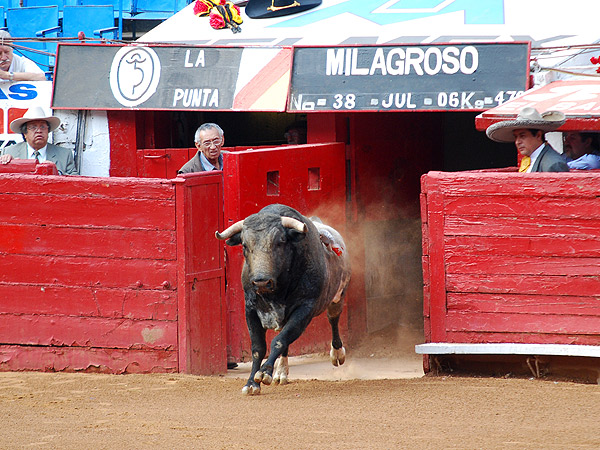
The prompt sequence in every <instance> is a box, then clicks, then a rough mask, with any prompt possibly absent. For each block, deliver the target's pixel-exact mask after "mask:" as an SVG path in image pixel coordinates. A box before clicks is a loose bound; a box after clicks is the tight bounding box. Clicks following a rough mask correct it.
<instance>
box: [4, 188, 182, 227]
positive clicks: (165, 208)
mask: <svg viewBox="0 0 600 450" xmlns="http://www.w3.org/2000/svg"><path fill="white" fill-rule="evenodd" d="M0 205H1V207H2V211H1V213H0V214H1V216H0V217H1V219H0V220H1V221H2V222H4V223H12V224H21V223H22V224H36V225H64V224H69V226H75V227H80V226H90V227H126V228H146V229H160V230H173V229H175V219H174V216H173V201H171V200H164V199H159V200H155V199H147V198H141V199H135V198H133V199H129V198H119V199H109V200H107V199H106V198H98V197H83V196H73V195H63V194H60V195H55V194H48V193H40V194H39V195H30V194H20V193H18V194H16V193H12V192H11V193H8V194H6V193H0Z"/></svg>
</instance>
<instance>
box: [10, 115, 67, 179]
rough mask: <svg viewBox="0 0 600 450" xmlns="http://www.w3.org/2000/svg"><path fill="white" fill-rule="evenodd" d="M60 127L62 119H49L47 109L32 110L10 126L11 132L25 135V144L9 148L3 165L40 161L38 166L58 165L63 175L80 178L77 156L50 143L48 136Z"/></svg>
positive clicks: (50, 116) (59, 171)
mask: <svg viewBox="0 0 600 450" xmlns="http://www.w3.org/2000/svg"><path fill="white" fill-rule="evenodd" d="M59 125H60V119H59V118H58V117H55V116H52V115H47V114H46V112H45V111H44V109H43V108H41V107H39V106H34V107H32V108H29V109H28V110H27V111H26V112H25V114H24V115H23V117H21V118H19V119H15V120H13V121H12V122H11V123H10V129H11V131H12V132H13V133H21V134H22V135H23V139H24V141H23V142H19V143H18V144H15V145H11V146H10V147H6V148H5V149H4V152H3V153H2V156H0V164H8V163H10V161H11V160H12V159H37V160H38V162H44V161H51V162H53V163H54V164H56V168H57V169H58V173H59V174H60V175H77V171H76V169H75V160H74V159H73V152H72V151H71V150H69V149H66V148H63V147H59V146H58V145H53V144H49V143H48V135H49V134H50V132H51V131H54V130H55V129H56V128H58V126H59Z"/></svg>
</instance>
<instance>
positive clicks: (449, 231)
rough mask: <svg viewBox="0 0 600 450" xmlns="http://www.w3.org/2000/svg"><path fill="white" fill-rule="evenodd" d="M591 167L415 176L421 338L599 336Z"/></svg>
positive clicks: (597, 191)
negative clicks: (553, 171) (417, 184)
mask: <svg viewBox="0 0 600 450" xmlns="http://www.w3.org/2000/svg"><path fill="white" fill-rule="evenodd" d="M599 199H600V176H599V175H598V174H597V173H590V172H587V171H579V172H577V173H561V174H550V173H539V174H538V173H535V174H517V173H506V172H505V173H492V172H479V173H474V172H470V173H466V172H463V173H442V172H430V173H428V174H427V175H424V176H423V178H422V218H423V273H424V317H425V337H426V342H432V343H436V342H449V343H525V344H531V343H539V344H588V345H600V303H599V302H598V298H599V296H600V200H599Z"/></svg>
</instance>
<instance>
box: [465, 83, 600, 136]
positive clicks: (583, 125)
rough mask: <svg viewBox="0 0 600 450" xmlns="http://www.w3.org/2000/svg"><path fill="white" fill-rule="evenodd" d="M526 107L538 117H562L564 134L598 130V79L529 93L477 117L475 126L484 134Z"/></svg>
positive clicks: (599, 128) (550, 86)
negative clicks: (553, 113)
mask: <svg viewBox="0 0 600 450" xmlns="http://www.w3.org/2000/svg"><path fill="white" fill-rule="evenodd" d="M525 107H533V108H536V109H537V110H538V111H539V112H540V113H543V112H545V111H550V110H555V111H556V110H558V111H562V112H563V113H565V115H566V116H567V122H566V123H565V124H564V125H563V126H562V127H561V128H560V131H566V130H581V131H584V130H590V131H591V130H600V78H597V79H590V80H567V81H555V82H553V83H550V84H548V85H546V86H542V87H539V88H536V89H531V90H530V91H527V92H526V93H525V94H523V95H521V96H519V97H516V98H514V99H512V100H509V101H507V102H506V103H503V104H502V105H500V106H496V107H495V108H492V109H489V110H487V111H485V112H483V113H481V114H479V115H478V116H477V117H476V119H475V126H476V127H477V129H478V130H480V131H483V130H485V129H487V127H489V126H490V125H492V124H493V123H496V122H499V121H501V120H511V119H514V118H515V117H516V116H517V114H519V111H521V109H523V108H525Z"/></svg>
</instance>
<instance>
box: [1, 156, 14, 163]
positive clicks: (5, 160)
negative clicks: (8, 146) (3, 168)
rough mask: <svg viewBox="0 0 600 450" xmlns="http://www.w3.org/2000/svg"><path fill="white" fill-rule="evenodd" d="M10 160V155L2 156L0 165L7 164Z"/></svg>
mask: <svg viewBox="0 0 600 450" xmlns="http://www.w3.org/2000/svg"><path fill="white" fill-rule="evenodd" d="M12 159H13V157H12V155H2V156H0V164H8V163H9V162H10V161H11V160H12Z"/></svg>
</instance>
